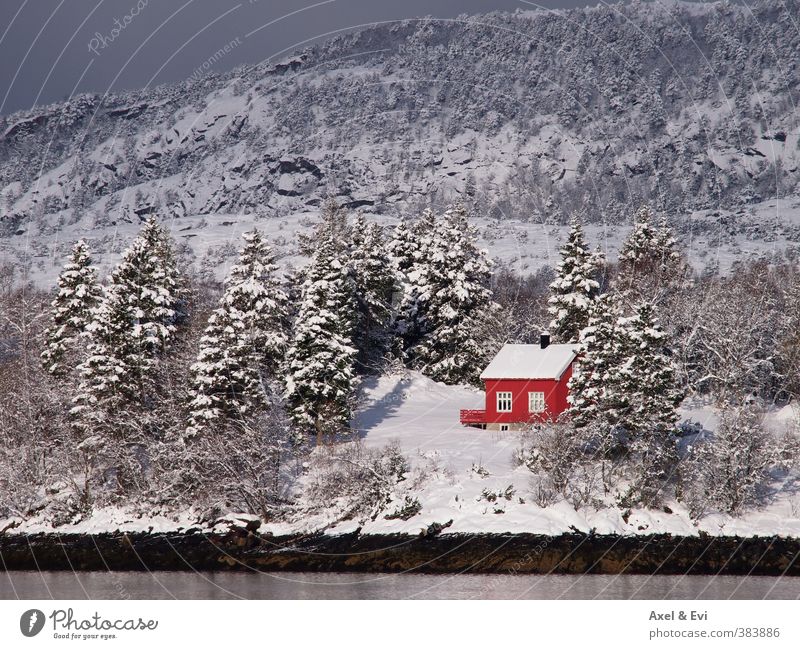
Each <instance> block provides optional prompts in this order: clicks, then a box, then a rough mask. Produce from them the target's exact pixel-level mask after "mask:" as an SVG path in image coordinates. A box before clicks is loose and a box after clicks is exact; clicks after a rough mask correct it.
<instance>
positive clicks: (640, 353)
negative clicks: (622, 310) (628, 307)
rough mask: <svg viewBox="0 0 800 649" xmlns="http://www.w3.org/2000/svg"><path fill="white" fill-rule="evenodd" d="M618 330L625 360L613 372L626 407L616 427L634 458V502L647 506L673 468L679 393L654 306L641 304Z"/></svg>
mask: <svg viewBox="0 0 800 649" xmlns="http://www.w3.org/2000/svg"><path fill="white" fill-rule="evenodd" d="M622 326H623V328H624V331H625V359H624V360H623V362H622V365H621V366H620V368H619V370H618V372H619V378H618V381H619V386H618V387H619V390H620V391H621V392H622V393H624V394H626V395H627V396H628V404H627V408H626V409H625V410H623V411H622V412H621V413H620V419H619V425H620V427H621V429H622V431H623V432H624V435H625V437H626V442H627V447H628V450H629V451H630V452H631V454H632V456H633V459H634V467H635V472H636V475H635V482H634V485H633V491H634V492H635V496H636V498H637V499H638V501H639V502H641V503H644V504H647V505H649V504H653V503H654V502H656V501H657V500H658V498H659V495H660V492H661V491H662V490H663V488H664V485H665V483H666V482H667V481H668V480H670V479H671V477H672V471H673V470H674V468H675V465H676V459H677V449H676V428H675V422H676V421H677V418H678V416H677V413H676V410H675V409H676V408H677V406H678V404H679V403H680V401H681V399H682V397H683V394H682V392H681V390H680V389H679V388H678V384H677V379H676V372H675V367H674V364H673V362H672V359H671V358H670V355H669V353H668V352H667V350H666V348H665V344H666V334H665V333H664V332H663V331H662V330H661V327H660V326H659V325H658V323H657V322H656V319H655V316H654V309H653V306H652V305H651V304H649V303H643V304H640V305H639V306H638V307H637V308H636V311H635V313H634V315H633V316H631V317H630V318H625V319H623V322H622Z"/></svg>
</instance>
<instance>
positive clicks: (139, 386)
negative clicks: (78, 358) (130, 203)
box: [73, 218, 183, 428]
mask: <svg viewBox="0 0 800 649" xmlns="http://www.w3.org/2000/svg"><path fill="white" fill-rule="evenodd" d="M182 291H183V289H182V286H181V283H180V277H179V273H178V270H177V267H176V265H175V259H174V254H173V253H172V249H171V246H170V243H169V236H168V235H167V233H166V232H165V231H164V230H163V229H162V228H161V227H160V226H159V225H158V224H157V223H156V221H155V220H154V219H152V218H151V219H149V220H148V221H147V222H146V223H145V225H144V226H143V228H142V230H141V232H140V233H139V235H138V236H137V237H136V239H135V240H134V241H133V243H132V244H131V246H130V247H129V248H128V249H127V250H125V252H124V253H123V255H122V260H121V261H120V263H119V265H118V266H117V267H116V268H115V269H114V271H113V272H112V274H111V280H110V283H109V285H108V286H107V287H106V289H105V292H104V295H103V299H102V300H101V302H100V304H99V305H98V306H97V307H96V308H95V309H94V311H93V314H92V315H93V317H92V322H91V323H89V324H88V325H87V327H86V332H87V336H88V357H87V358H86V360H85V361H84V362H83V363H82V364H81V366H80V368H79V369H80V373H81V382H80V386H79V390H78V395H77V397H76V399H75V407H74V408H73V414H75V415H78V418H79V422H81V421H82V422H84V424H80V423H79V425H83V426H84V427H85V428H95V427H96V426H95V424H96V425H97V426H101V427H102V425H103V423H104V422H107V421H108V415H109V414H111V413H119V410H120V408H119V406H120V404H121V403H126V402H128V403H136V404H139V405H142V406H145V407H147V406H148V405H149V403H148V402H149V400H150V399H151V398H152V397H153V395H154V394H155V392H156V391H157V389H156V388H157V386H156V385H155V383H154V379H155V370H156V369H157V366H158V360H159V358H160V357H161V356H162V355H163V354H164V353H165V352H166V350H167V349H168V348H169V346H170V345H171V343H172V342H173V338H174V336H175V331H176V326H177V324H178V322H179V321H180V318H181V317H182V311H181V309H182V299H183V298H182ZM86 422H89V423H86Z"/></svg>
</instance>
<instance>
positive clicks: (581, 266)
mask: <svg viewBox="0 0 800 649" xmlns="http://www.w3.org/2000/svg"><path fill="white" fill-rule="evenodd" d="M600 263H601V261H600V258H599V257H598V255H597V254H595V253H593V252H591V251H590V250H589V247H588V245H587V244H586V241H585V239H584V236H583V228H581V226H580V224H579V223H578V222H577V221H575V220H573V222H572V225H571V227H570V231H569V235H568V237H567V241H566V243H565V244H564V246H563V247H562V248H561V261H559V263H558V266H557V268H556V279H555V280H553V282H552V284H550V290H551V293H552V294H551V297H550V299H549V300H548V302H549V307H548V312H549V313H550V315H551V316H552V318H553V319H552V321H551V322H550V333H551V335H552V336H553V337H554V340H556V341H558V342H562V343H576V342H578V338H579V336H580V332H581V329H583V328H584V327H585V326H586V325H587V324H588V322H589V314H590V312H591V308H592V302H593V301H594V299H595V298H596V297H597V295H598V293H599V291H600V284H599V282H598V281H597V276H598V274H599V271H600Z"/></svg>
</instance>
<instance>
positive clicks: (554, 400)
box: [484, 365, 572, 424]
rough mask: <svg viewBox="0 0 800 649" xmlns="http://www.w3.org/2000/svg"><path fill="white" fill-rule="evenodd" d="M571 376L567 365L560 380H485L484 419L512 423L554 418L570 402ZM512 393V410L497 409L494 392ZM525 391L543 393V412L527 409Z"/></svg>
mask: <svg viewBox="0 0 800 649" xmlns="http://www.w3.org/2000/svg"><path fill="white" fill-rule="evenodd" d="M571 376H572V365H570V366H569V367H568V368H567V369H566V371H565V372H564V374H562V375H561V379H560V380H558V381H556V380H554V379H486V380H485V381H484V384H485V386H486V422H487V423H490V424H495V423H499V424H513V423H521V422H527V421H536V420H537V419H538V420H539V421H541V420H543V419H555V418H556V417H558V416H559V415H560V414H561V413H562V412H564V411H565V410H566V409H567V407H568V406H569V404H568V403H567V396H568V394H569V390H568V388H567V382H568V381H569V379H570V377H571ZM498 392H511V394H512V401H511V408H512V410H511V412H497V393H498ZM528 392H544V401H545V407H546V412H543V413H541V414H540V415H539V416H538V417H537V416H536V415H531V414H530V413H529V412H528Z"/></svg>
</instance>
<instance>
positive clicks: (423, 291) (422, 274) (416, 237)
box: [390, 209, 438, 361]
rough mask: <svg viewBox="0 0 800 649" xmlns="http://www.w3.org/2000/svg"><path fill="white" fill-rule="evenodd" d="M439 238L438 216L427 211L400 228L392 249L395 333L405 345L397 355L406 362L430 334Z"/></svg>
mask: <svg viewBox="0 0 800 649" xmlns="http://www.w3.org/2000/svg"><path fill="white" fill-rule="evenodd" d="M401 225H402V224H401ZM437 236H438V229H437V219H436V216H435V214H434V213H433V211H432V210H430V209H426V210H425V211H424V212H423V213H422V215H421V217H420V218H419V219H418V220H417V221H416V222H415V223H414V224H413V225H412V226H411V227H410V228H407V227H406V226H405V225H403V226H402V227H401V226H398V229H397V230H396V231H395V237H394V240H393V242H392V245H391V246H390V254H392V256H393V257H392V258H393V264H394V265H395V267H396V268H397V271H398V277H399V280H400V296H399V299H398V303H399V306H398V309H397V311H398V313H397V318H396V321H395V332H396V335H397V337H398V340H399V341H401V343H402V344H401V345H400V349H399V350H398V354H399V355H400V356H401V357H402V358H403V359H404V360H405V361H409V360H410V359H409V356H408V353H409V350H410V349H411V348H412V347H414V346H415V345H417V344H418V343H419V342H420V341H421V340H422V339H423V338H424V336H425V335H426V334H428V333H429V331H430V322H429V318H428V301H429V298H430V294H429V292H428V289H429V282H430V274H431V272H432V269H431V263H432V257H433V254H434V251H435V249H436V247H437V243H436V241H437Z"/></svg>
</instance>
